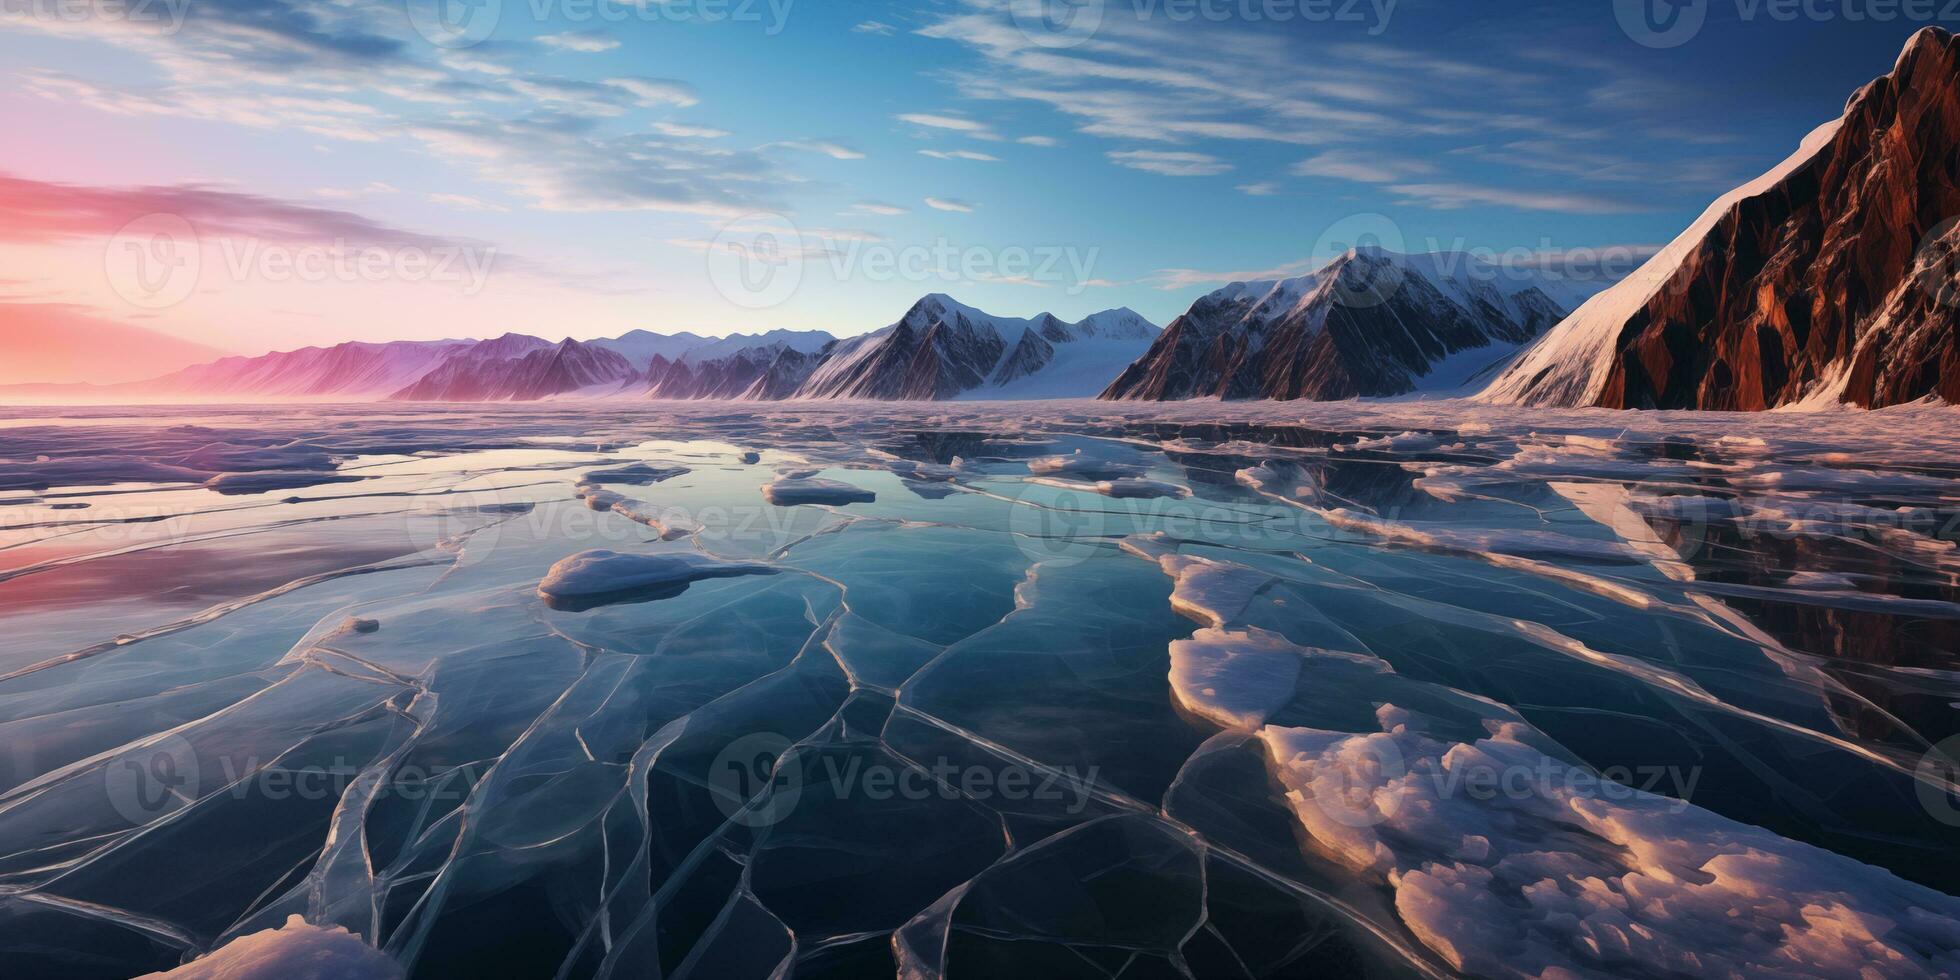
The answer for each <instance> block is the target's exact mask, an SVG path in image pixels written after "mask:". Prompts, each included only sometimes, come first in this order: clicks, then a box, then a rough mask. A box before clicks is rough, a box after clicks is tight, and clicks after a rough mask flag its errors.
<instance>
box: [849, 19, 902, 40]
mask: <svg viewBox="0 0 1960 980" xmlns="http://www.w3.org/2000/svg"><path fill="white" fill-rule="evenodd" d="M851 30H852V32H854V33H857V34H876V35H878V36H879V37H891V36H892V35H894V34H897V33H898V28H896V27H893V26H892V25H890V24H887V23H885V22H883V21H877V20H867V21H864V22H863V23H861V24H859V25H858V26H856V27H853V28H851Z"/></svg>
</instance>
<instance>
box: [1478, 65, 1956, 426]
mask: <svg viewBox="0 0 1960 980" xmlns="http://www.w3.org/2000/svg"><path fill="white" fill-rule="evenodd" d="M1955 147H1960V50H1956V41H1955V38H1954V37H1953V35H1951V34H1949V33H1948V32H1947V31H1945V30H1942V29H1940V28H1927V29H1925V30H1923V31H1920V32H1919V33H1918V34H1917V35H1915V36H1914V37H1913V38H1912V40H1911V42H1909V43H1908V44H1907V45H1906V48H1905V51H1904V53H1903V54H1901V55H1900V57H1899V60H1898V63H1897V65H1896V66H1895V67H1894V69H1893V71H1892V73H1891V74H1889V75H1886V76H1884V77H1882V78H1879V79H1878V80H1876V81H1874V82H1872V83H1871V84H1869V85H1867V86H1865V87H1864V88H1862V89H1860V90H1859V91H1858V92H1857V93H1856V94H1854V95H1853V96H1852V97H1851V100H1850V102H1849V103H1848V104H1847V105H1846V107H1845V112H1844V116H1843V117H1842V118H1841V119H1839V120H1838V121H1837V122H1835V123H1831V124H1829V125H1826V126H1823V127H1821V128H1819V129H1818V130H1817V131H1815V132H1813V133H1812V134H1811V135H1810V137H1809V138H1808V139H1805V140H1804V142H1803V145H1802V146H1801V147H1800V148H1799V149H1798V151H1797V152H1796V153H1795V154H1794V155H1793V156H1791V157H1790V158H1789V159H1788V160H1785V161H1784V162H1783V163H1782V164H1781V165H1780V166H1778V167H1776V168H1775V169H1774V170H1771V171H1770V172H1769V173H1767V174H1764V175H1763V176H1762V177H1760V178H1758V179H1757V180H1755V181H1752V182H1750V183H1749V184H1746V185H1744V186H1742V187H1740V188H1737V189H1736V190H1735V191H1733V192H1731V193H1729V194H1728V195H1726V196H1724V197H1723V198H1721V199H1720V200H1718V201H1716V202H1715V204H1714V205H1713V206H1711V207H1710V208H1709V209H1708V211H1707V212H1706V213H1704V214H1703V215H1702V216H1701V219H1700V220H1699V221H1696V222H1695V223H1694V225H1692V226H1691V227H1690V228H1689V229H1688V230H1687V232H1686V233H1684V234H1683V235H1682V236H1681V237H1680V238H1677V239H1676V240H1675V241H1674V242H1673V243H1672V244H1670V245H1669V246H1668V247H1667V248H1666V249H1664V250H1663V251H1661V252H1660V254H1658V255H1656V256H1655V257H1654V258H1653V260H1652V261H1650V262H1648V263H1647V264H1646V265H1645V266H1643V267H1642V268H1641V269H1640V270H1639V271H1638V272H1636V273H1634V274H1633V276H1631V277H1630V278H1628V279H1627V280H1626V281H1624V282H1622V283H1621V284H1620V285H1618V286H1616V287H1614V288H1612V289H1609V290H1607V291H1605V292H1603V293H1601V294H1600V295H1599V296H1597V297H1595V298H1594V299H1593V300H1592V301H1591V302H1589V303H1587V304H1585V305H1584V306H1582V307H1581V308H1580V309H1579V310H1578V311H1577V312H1575V313H1574V314H1573V315H1572V317H1571V318H1569V319H1567V320H1566V321H1565V322H1564V323H1561V324H1560V325H1559V326H1558V327H1557V328H1556V329H1555V330H1553V331H1551V332H1550V333H1548V334H1547V335H1546V336H1545V338H1544V339H1543V340H1542V341H1540V342H1539V343H1538V344H1537V345H1536V346H1535V347H1534V348H1533V349H1532V350H1530V351H1529V352H1527V353H1526V355H1525V356H1524V357H1522V358H1521V359H1520V360H1519V361H1518V362H1517V363H1516V364H1515V365H1513V366H1512V367H1511V368H1510V369H1509V370H1508V371H1506V372H1505V373H1504V374H1503V375H1502V376H1501V377H1499V378H1498V379H1497V380H1496V381H1495V382H1494V383H1493V384H1492V385H1491V386H1490V387H1489V388H1488V390H1486V391H1484V392H1483V393H1482V394H1481V395H1479V398H1481V399H1483V400H1486V401H1491V402H1497V403H1504V404H1527V405H1547V406H1561V407H1570V406H1582V405H1597V406H1606V407H1609V408H1696V409H1714V410H1744V411H1749V410H1760V409H1767V408H1777V407H1781V406H1792V405H1801V406H1809V407H1823V406H1828V405H1834V404H1840V403H1848V404H1851V405H1857V406H1862V407H1868V408H1881V407H1884V406H1888V405H1897V404H1901V403H1904V402H1909V401H1914V400H1917V399H1921V398H1925V397H1928V396H1937V397H1939V398H1942V399H1944V400H1946V401H1948V402H1953V403H1960V337H1957V336H1956V329H1957V328H1956V323H1957V322H1960V295H1956V290H1960V283H1956V276H1955V270H1956V269H1957V268H1960V265H1957V264H1956V263H1957V262H1960V223H1956V222H1953V221H1952V220H1951V219H1953V218H1955V217H1956V216H1960V152H1956V150H1955Z"/></svg>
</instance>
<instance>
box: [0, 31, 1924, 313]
mask: <svg viewBox="0 0 1960 980" xmlns="http://www.w3.org/2000/svg"><path fill="white" fill-rule="evenodd" d="M429 2H432V0H412V6H411V7H410V8H404V7H403V6H402V5H401V4H399V3H382V2H374V0H340V2H335V3H281V2H253V0H148V3H149V6H147V7H146V8H144V9H143V10H141V11H140V12H132V13H128V14H124V13H119V12H117V11H116V9H115V8H112V7H105V6H103V5H102V3H100V2H98V3H97V4H95V5H94V6H91V5H90V4H87V3H83V2H82V0H4V3H0V10H4V11H5V13H4V14H0V66H4V67H0V74H4V75H6V76H8V77H7V78H6V81H5V84H4V85H3V86H0V131H5V132H8V133H9V134H12V136H13V138H11V139H10V140H9V143H10V149H9V153H8V155H7V159H6V161H5V162H4V163H0V173H3V174H4V175H5V176H7V177H10V178H13V179H15V181H16V182H17V183H20V184H21V185H22V186H23V187H25V190H22V191H20V192H19V193H17V194H16V195H15V200H14V203H13V205H12V206H13V207H14V209H15V210H16V211H18V210H19V209H20V208H21V207H22V205H20V204H19V203H18V199H19V198H20V197H21V196H22V195H29V196H31V197H32V199H33V200H37V201H42V202H45V201H47V200H62V199H73V200H75V201H77V202H81V203H77V204H75V205H73V207H72V209H71V210H73V211H74V212H75V213H74V214H72V215H59V216H55V217H50V216H49V215H48V214H47V213H46V212H47V206H46V205H45V203H43V204H41V205H37V207H39V208H40V211H39V212H37V213H36V214H35V215H30V216H27V217H22V216H21V215H20V214H15V215H13V216H11V217H9V216H6V215H4V214H0V228H4V227H5V224H6V223H8V222H11V223H12V224H14V225H16V226H17V227H16V229H15V231H14V232H13V233H11V234H0V259H4V260H5V261H6V262H7V265H8V268H9V269H10V270H14V272H15V274H13V275H10V276H5V277H0V302H8V301H13V302H27V301H33V302H56V303H72V304H76V305H84V306H90V307H92V308H94V309H95V310H97V312H99V313H100V314H101V315H103V316H106V317H111V318H118V319H125V320H128V321H130V322H141V323H145V324H147V325H149V326H152V327H154V328H156V329H160V330H164V331H166V332H171V333H176V334H179V335H183V336H187V337H193V338H196V339H199V340H204V341H207V342H210V343H214V344H217V345H219V346H221V347H226V348H229V349H234V350H241V351H245V352H256V351H258V350H264V349H268V348H284V347H293V346H302V345H305V344H310V343H321V342H330V341H334V340H340V339H383V338H393V337H422V336H431V337H432V336H457V335H494V334H497V333H500V332H502V331H504V330H521V331H525V332H530V333H537V334H541V335H547V336H553V337H556V336H563V335H571V336H581V337H589V336H598V335H611V334H616V333H619V332H622V331H624V330H626V329H631V328H634V327H646V328H650V329H655V330H666V331H678V330H694V331H698V332H704V333H714V334H719V333H727V332H731V331H755V330H764V329H773V328H779V327H787V328H822V329H828V330H831V331H833V332H837V333H845V334H848V333H856V332H861V331H864V330H869V329H874V328H876V327H878V326H881V325H883V324H885V323H888V322H890V321H891V320H893V319H895V318H896V317H897V316H898V315H899V314H900V313H901V312H903V310H904V308H905V307H906V306H907V305H908V304H909V303H910V302H911V300H913V299H915V298H916V297H917V296H919V295H921V294H924V293H927V292H946V293H951V294H953V295H955V296H957V297H959V298H961V299H962V300H964V301H966V302H968V303H971V304H973V305H976V306H980V307H983V308H986V309H989V310H992V311H995V312H999V313H1004V314H1015V315H1028V314H1032V313H1035V312H1037V311H1041V310H1052V311H1053V312H1056V313H1058V314H1061V315H1063V316H1065V317H1069V318H1073V317H1076V316H1080V315H1083V314H1087V313H1090V312H1093V311H1096V310H1100V309H1105V308H1109V307H1115V306H1129V307H1132V308H1134V309H1136V310H1138V311H1140V312H1142V313H1143V314H1145V315H1146V316H1149V317H1151V318H1152V319H1154V320H1156V321H1157V322H1159V323H1163V322H1167V321H1168V320H1169V319H1171V318H1172V317H1174V316H1175V315H1176V314H1177V313H1179V312H1181V311H1182V310H1183V309H1184V308H1185V307H1186V306H1188V305H1189V303H1190V302H1191V300H1192V299H1194V298H1195V297H1196V296H1198V295H1201V294H1202V293H1203V292H1205V291H1208V290H1209V289H1212V288H1216V287H1217V286H1219V285H1222V284H1224V283H1225V282H1228V281H1230V280H1231V279H1234V278H1241V277H1245V276H1250V275H1255V274H1277V273H1285V272H1292V271H1304V270H1305V269H1307V268H1309V267H1311V266H1312V265H1314V264H1315V263H1316V262H1317V261H1318V260H1320V259H1323V258H1325V255H1323V254H1319V253H1322V252H1324V251H1325V250H1326V249H1327V248H1328V247H1330V243H1331V244H1340V243H1344V242H1345V241H1346V238H1347V237H1348V236H1349V233H1350V232H1352V231H1353V230H1354V229H1356V228H1363V229H1366V230H1368V231H1371V232H1380V231H1382V230H1383V229H1386V230H1387V234H1389V235H1391V236H1394V237H1399V238H1400V239H1401V244H1402V245H1403V246H1404V247H1406V248H1408V249H1409V250H1418V249H1423V248H1428V247H1431V246H1432V245H1437V246H1442V247H1473V248H1481V249H1491V250H1498V251H1502V250H1512V249H1522V250H1531V251H1534V252H1537V251H1550V252H1558V251H1560V250H1581V249H1594V248H1601V247H1610V246H1624V247H1627V248H1628V249H1629V250H1630V251H1631V252H1634V253H1637V252H1638V250H1639V249H1641V248H1643V247H1651V246H1654V245H1658V244H1660V243H1664V242H1665V241H1667V240H1668V239H1670V238H1672V237H1673V236H1674V235H1675V234H1676V233H1677V232H1678V231H1679V230H1680V229H1681V228H1682V227H1683V226H1684V225H1686V224H1687V223H1688V222H1689V221H1691V220H1692V219H1693V217H1694V216H1695V215H1696V214H1697V213H1699V212H1700V210H1701V209H1702V208H1703V207H1704V206H1705V205H1706V204H1707V202H1708V201H1709V200H1711V199H1712V198H1713V197H1715V196H1717V195H1718V194H1720V193H1721V192H1722V191H1724V190H1726V189H1727V188H1729V187H1731V186H1733V185H1735V184H1737V183H1740V182H1741V181H1743V180H1746V179H1749V178H1750V177H1753V176H1754V175H1756V174H1757V173H1760V172H1762V171H1763V170H1766V169H1768V168H1769V167H1770V166H1771V165H1773V164H1775V163H1776V162H1777V161H1778V160H1780V159H1781V158H1782V157H1783V156H1785V155H1786V154H1787V153H1788V152H1789V151H1790V150H1791V149H1792V148H1793V147H1794V146H1795V145H1796V143H1797V141H1798V140H1799V139H1800V138H1801V137H1802V136H1803V135H1804V133H1805V132H1807V131H1808V130H1809V129H1810V128H1811V127H1813V126H1815V125H1816V124H1818V123H1821V122H1824V121H1827V120H1828V119H1831V118H1833V117H1835V116H1836V114H1837V113H1838V111H1839V110H1840V109H1841V107H1842V105H1843V102H1844V100H1845V99H1846V98H1847V97H1848V96H1849V95H1850V93H1851V92H1852V90H1853V89H1855V88H1856V87H1857V86H1859V85H1861V84H1863V83H1865V82H1866V81H1869V80H1870V79H1871V78H1872V77H1874V76H1876V75H1878V74H1882V73H1883V72H1884V71H1886V70H1887V69H1888V68H1889V66H1890V64H1891V62H1892V59H1893V58H1894V57H1895V56H1896V54H1897V52H1898V50H1899V48H1900V46H1901V45H1902V44H1903V42H1904V41H1905V39H1906V38H1907V37H1908V36H1910V34H1911V33H1912V32H1913V31H1914V30H1916V29H1917V28H1918V27H1920V26H1924V23H1925V21H1924V20H1913V19H1910V18H1909V17H1905V16H1897V17H1895V18H1894V19H1891V20H1889V21H1882V22H1881V21H1878V20H1875V19H1873V18H1872V16H1870V15H1872V14H1875V13H1882V12H1884V11H1886V10H1892V9H1895V8H1893V7H1890V6H1887V5H1885V4H1884V3H1883V2H1881V3H1879V4H1876V5H1870V6H1868V4H1870V0H1810V3H1809V4H1808V7H1807V10H1808V12H1807V13H1806V12H1805V11H1804V10H1796V11H1795V17H1794V19H1787V20H1786V19H1783V16H1784V15H1785V14H1786V13H1789V12H1790V10H1791V9H1793V8H1785V7H1783V6H1781V4H1782V3H1784V2H1787V0H1704V2H1703V3H1701V4H1700V5H1699V6H1696V5H1693V4H1690V5H1684V6H1683V11H1684V12H1687V13H1689V14H1691V15H1693V16H1694V17H1695V18H1696V19H1698V20H1704V19H1705V23H1704V24H1703V26H1701V27H1700V28H1699V29H1698V30H1697V31H1694V32H1693V33H1692V36H1691V37H1668V38H1663V39H1661V41H1660V44H1662V45H1666V46H1656V45H1655V44H1654V43H1652V42H1654V40H1655V39H1654V38H1653V37H1648V38H1644V39H1643V38H1639V37H1636V36H1634V35H1635V34H1636V33H1637V32H1633V31H1629V30H1628V29H1627V28H1625V27H1624V26H1623V24H1622V18H1620V17H1618V16H1616V13H1618V11H1617V10H1616V8H1615V5H1614V4H1611V3H1604V2H1599V3H1594V2H1586V3H1569V2H1566V3H1546V4H1529V3H1502V2H1496V0H1477V2H1465V0H1399V2H1395V3H1392V4H1390V3H1388V2H1387V0H1377V2H1374V3H1370V2H1368V0H1361V2H1357V3H1353V4H1350V3H1349V2H1348V0H1332V2H1323V0H1230V2H1223V0H1218V2H1212V3H1209V4H1206V5H1203V6H1197V5H1195V4H1194V3H1191V2H1184V0H1103V2H1102V3H1101V4H1100V5H1093V0H1091V2H1092V6H1090V7H1086V8H1084V9H1082V10H1078V11H1076V15H1077V17H1078V18H1079V19H1077V20H1075V21H1073V22H1072V23H1071V24H1070V25H1069V27H1067V28H1059V29H1058V28H1057V27H1056V22H1055V21H1054V20H1052V19H1051V20H1048V21H1043V20H1041V19H1040V17H1039V15H1040V13H1041V10H1040V9H1039V8H1041V7H1042V0H939V2H924V3H906V4H897V3H891V4H887V3H882V2H870V0H831V2H819V0H775V4H774V6H772V5H771V4H770V3H769V0H755V2H754V3H753V4H750V3H749V2H748V0H725V2H724V0H667V2H664V3H663V2H660V0H645V4H644V5H633V4H626V5H620V4H612V3H600V2H587V0H475V3H476V4H477V6H475V7H474V8H457V11H460V13H458V16H461V15H462V13H466V12H468V11H469V10H471V9H474V10H475V11H476V12H477V15H478V18H479V19H477V20H475V21H469V20H467V18H465V19H464V20H463V21H461V23H465V24H467V25H468V26H469V31H468V32H466V33H464V34H462V35H448V34H443V33H442V32H441V31H439V30H437V31H431V32H429V33H430V34H433V35H434V36H435V39H436V40H438V41H441V42H443V43H444V44H449V45H452V46H450V47H443V46H438V45H437V44H433V43H431V42H430V40H429V37H428V36H427V35H425V34H424V33H421V32H418V31H417V30H416V25H417V24H418V23H420V24H427V23H429V20H428V18H427V17H426V16H425V15H427V14H428V13H429V12H430V7H429V6H427V3H429ZM1048 2H1049V3H1052V4H1057V5H1060V4H1064V3H1068V2H1070V0H1048ZM76 4H80V10H81V13H80V14H76V13H75V12H74V11H75V10H76V7H75V6H74V5H76ZM1943 5H1944V4H1942V3H1931V4H1929V5H1928V6H1927V8H1926V10H1925V11H1924V12H1925V13H1928V14H1930V15H1935V16H1936V15H1937V14H1939V13H1940V12H1941V11H1940V10H1939V8H1940V7H1941V6H1943ZM1910 6H1911V5H1910V4H1908V8H1910ZM64 11H65V12H64ZM485 11H488V12H489V14H493V15H494V16H493V17H492V16H489V15H486V14H485ZM1050 12H1051V13H1052V12H1053V11H1050ZM1907 12H1911V11H1910V9H1908V11H1907ZM411 14H413V15H414V16H411ZM540 14H543V16H539V15H540ZM1098 14H1099V18H1100V19H1099V22H1098V24H1097V29H1096V30H1094V31H1093V32H1090V31H1086V30H1081V28H1082V27H1083V25H1086V24H1088V23H1090V22H1091V21H1093V20H1096V15H1098ZM1275 16H1277V17H1278V18H1280V19H1273V18H1274V17H1275ZM179 17H181V26H180V27H178V28H176V29H172V25H173V24H176V23H179V21H178V18H179ZM1854 17H1855V18H1857V19H1855V20H1854V19H1853V18H1854ZM1255 18H1256V19H1255ZM492 21H494V28H493V29H491V30H490V31H489V33H488V35H487V36H480V35H481V34H482V32H483V29H484V28H485V27H486V26H489V25H490V24H491V22H492ZM1949 26H1950V25H1949ZM1643 40H1645V41H1648V42H1650V43H1642V41H1643ZM1676 41H1679V42H1680V43H1674V42H1676ZM187 189H189V190H195V191H197V192H199V193H198V194H196V195H189V194H186V193H185V192H186V190H187ZM35 193H38V196H33V195H34V194H35ZM64 195H65V196H66V198H64ZM5 206H7V205H6V204H5V203H4V201H0V207H5ZM159 209H163V210H167V211H169V213H172V214H179V213H181V214H182V215H183V216H184V217H185V218H187V219H188V220H189V222H190V224H191V225H193V226H195V227H196V228H197V230H198V234H199V237H200V247H201V248H202V249H203V250H204V261H203V263H202V271H201V275H200V279H199V282H198V288H197V289H196V290H195V291H194V292H193V293H191V294H190V295H189V296H188V297H187V298H184V299H181V300H178V301H175V302H171V303H168V304H151V303H136V304H134V305H131V304H129V303H127V302H125V301H124V300H125V299H126V296H125V295H124V294H122V293H120V292H119V291H118V290H115V289H105V288H104V284H103V282H102V280H103V277H104V274H105V273H104V271H103V265H104V260H103V257H102V256H103V244H102V240H103V239H105V238H108V237H111V236H112V235H113V233H114V232H115V231H116V229H117V228H120V227H122V226H123V223H124V222H126V221H128V220H130V219H132V218H136V217H139V216H141V215H143V214H148V213H152V212H155V211H157V210H159ZM758 234H769V235H773V236H774V237H773V244H774V245H775V247H776V248H777V249H779V250H780V251H778V252H776V253H771V254H773V256H774V261H777V262H793V263H799V265H798V266H797V268H798V275H797V278H796V282H795V286H796V288H795V289H794V290H793V291H787V292H781V291H779V292H780V295H777V294H771V295H768V296H766V297H760V298H758V297H754V296H736V297H733V298H732V299H731V297H730V296H729V295H728V294H729V289H728V288H727V284H726V282H724V281H719V280H718V275H717V269H718V268H720V267H717V266H716V264H715V263H716V262H717V261H724V262H725V260H726V259H727V255H728V250H729V249H730V248H755V247H758V241H757V238H756V236H757V235H758ZM350 237H351V239H352V240H353V241H354V242H355V243H356V245H359V246H363V247H365V246H369V245H371V246H373V247H379V248H395V249H401V248H427V247H430V246H431V243H441V242H454V243H458V244H459V246H461V247H469V248H474V249H480V250H483V251H484V252H485V253H487V254H490V255H492V256H493V257H494V259H495V262H494V264H493V265H491V266H490V267H489V268H490V269H491V270H492V271H491V273H490V276H489V284H488V286H487V287H486V288H460V287H459V286H458V284H457V283H456V282H454V281H433V280H432V279H430V278H428V277H422V278H417V277H412V276H410V277H404V276H395V277H393V278H392V279H391V277H389V276H388V275H385V274H384V275H380V276H363V277H360V280H359V281H344V280H341V279H333V278H332V277H327V280H330V281H327V280H322V281H312V280H309V281H295V280H294V277H292V276H289V275H286V276H282V275H278V274H268V273H267V271H266V269H265V268H262V267H259V266H255V265H251V264H250V263H249V262H247V263H244V264H241V262H240V259H239V255H240V254H246V253H250V250H251V249H252V248H257V247H261V246H263V245H265V244H266V243H271V245H272V246H274V247H283V248H289V249H303V248H306V247H327V248H345V247H348V245H347V243H348V241H349V240H350ZM240 242H243V243H244V244H243V245H241V244H239V243H240ZM241 250H243V251H241ZM221 253H222V254H221ZM946 256H951V257H952V259H951V261H950V262H949V261H948V259H947V258H946ZM1024 258H1025V259H1027V260H1028V262H1027V264H1026V267H1025V268H1024V267H1023V266H1021V265H1020V264H1018V263H1020V261H1021V260H1022V259H1024ZM908 261H910V262H911V263H912V267H910V268H907V262H908ZM976 262H978V263H979V264H978V265H976V264H975V263H976ZM886 264H889V265H892V266H894V267H895V269H887V268H886V267H885V265H886ZM21 270H24V272H23V271H21ZM110 275H112V276H113V272H111V273H110ZM110 285H114V283H111V284H110ZM475 285H476V286H482V285H483V284H482V283H477V284H475Z"/></svg>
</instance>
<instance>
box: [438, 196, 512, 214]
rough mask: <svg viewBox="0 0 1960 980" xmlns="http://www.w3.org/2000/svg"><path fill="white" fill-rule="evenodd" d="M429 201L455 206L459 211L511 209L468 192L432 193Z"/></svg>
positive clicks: (445, 205) (500, 210)
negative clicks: (472, 195) (470, 194)
mask: <svg viewBox="0 0 1960 980" xmlns="http://www.w3.org/2000/svg"><path fill="white" fill-rule="evenodd" d="M429 203H431V204H440V205H442V206H444V207H450V208H455V209H456V210H458V211H496V212H502V211H509V210H510V209H509V208H507V207H504V206H503V205H501V204H495V203H492V202H490V201H485V200H483V199H481V198H475V197H471V196H469V195H468V194H430V195H429Z"/></svg>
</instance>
